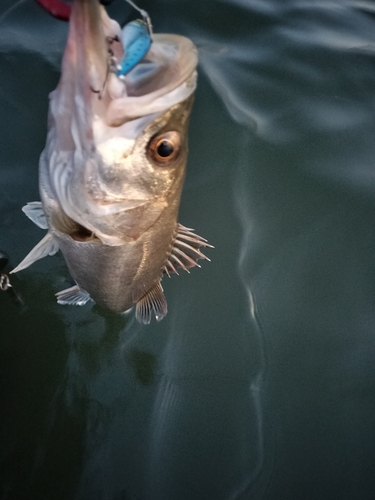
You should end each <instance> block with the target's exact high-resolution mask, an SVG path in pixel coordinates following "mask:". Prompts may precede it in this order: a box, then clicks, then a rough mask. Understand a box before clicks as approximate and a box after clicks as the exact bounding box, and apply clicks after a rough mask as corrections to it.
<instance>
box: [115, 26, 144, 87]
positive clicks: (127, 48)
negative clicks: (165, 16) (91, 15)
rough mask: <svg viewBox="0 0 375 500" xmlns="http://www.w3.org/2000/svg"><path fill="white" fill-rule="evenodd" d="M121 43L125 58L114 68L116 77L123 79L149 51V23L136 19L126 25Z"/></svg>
mask: <svg viewBox="0 0 375 500" xmlns="http://www.w3.org/2000/svg"><path fill="white" fill-rule="evenodd" d="M148 19H149V18H148ZM121 42H122V45H123V47H124V52H125V56H124V58H123V59H122V61H121V62H120V63H118V64H117V66H116V68H117V71H116V75H117V76H118V77H119V78H124V76H125V75H127V74H128V73H129V71H131V70H132V69H133V68H134V67H135V66H136V65H137V64H138V63H139V61H141V60H142V59H143V58H144V56H145V55H146V54H147V52H148V51H149V50H150V47H151V43H152V39H151V32H150V23H149V22H147V21H145V20H142V19H137V20H136V21H132V22H130V23H128V24H126V25H125V27H124V29H123V30H122V35H121Z"/></svg>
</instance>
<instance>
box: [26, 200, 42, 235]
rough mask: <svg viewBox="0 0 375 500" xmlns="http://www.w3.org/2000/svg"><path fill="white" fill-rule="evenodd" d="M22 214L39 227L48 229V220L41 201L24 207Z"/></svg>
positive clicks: (32, 202) (31, 202)
mask: <svg viewBox="0 0 375 500" xmlns="http://www.w3.org/2000/svg"><path fill="white" fill-rule="evenodd" d="M22 212H24V213H25V214H26V215H27V217H28V218H29V219H30V220H32V221H33V222H34V224H36V225H37V226H38V227H41V228H42V229H48V224H47V219H46V216H45V214H44V210H43V205H42V202H41V201H30V202H29V203H28V204H27V205H25V206H24V207H22Z"/></svg>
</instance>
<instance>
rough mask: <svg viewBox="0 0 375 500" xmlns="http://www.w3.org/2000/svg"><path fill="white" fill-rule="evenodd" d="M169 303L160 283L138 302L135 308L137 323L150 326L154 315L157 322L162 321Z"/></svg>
mask: <svg viewBox="0 0 375 500" xmlns="http://www.w3.org/2000/svg"><path fill="white" fill-rule="evenodd" d="M167 312H168V308H167V301H166V300H165V297H164V293H163V288H162V286H161V284H160V281H158V282H157V283H155V284H154V285H153V287H152V288H151V289H150V290H149V291H148V292H147V293H146V294H145V295H143V297H142V298H141V299H139V300H138V302H137V304H136V306H135V317H136V319H137V321H139V322H140V323H143V324H145V325H148V324H149V323H150V322H151V318H152V314H154V315H155V318H156V321H161V320H162V319H163V318H164V316H165V315H166V314H167Z"/></svg>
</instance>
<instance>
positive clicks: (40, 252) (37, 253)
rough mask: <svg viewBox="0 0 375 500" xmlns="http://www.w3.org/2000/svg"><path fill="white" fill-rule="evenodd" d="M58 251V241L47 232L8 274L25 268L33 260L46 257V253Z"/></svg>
mask: <svg viewBox="0 0 375 500" xmlns="http://www.w3.org/2000/svg"><path fill="white" fill-rule="evenodd" d="M58 251H59V245H58V243H57V242H56V241H55V239H54V237H53V236H52V234H51V233H47V234H46V235H45V237H44V238H43V239H42V240H41V241H39V243H38V244H37V245H36V246H35V247H34V248H33V249H32V250H31V252H29V253H28V254H27V255H26V257H25V258H24V259H23V261H22V262H20V264H18V266H17V267H16V268H14V269H13V271H11V272H10V274H12V273H18V271H22V270H23V269H26V268H27V267H29V266H30V265H31V264H33V263H34V262H35V261H37V260H39V259H43V257H47V255H55V253H56V252H58Z"/></svg>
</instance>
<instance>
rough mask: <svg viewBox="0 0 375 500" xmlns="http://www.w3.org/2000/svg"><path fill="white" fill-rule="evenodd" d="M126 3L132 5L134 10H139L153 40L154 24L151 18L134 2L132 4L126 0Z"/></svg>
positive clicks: (130, 0) (129, 0)
mask: <svg viewBox="0 0 375 500" xmlns="http://www.w3.org/2000/svg"><path fill="white" fill-rule="evenodd" d="M125 2H127V3H128V4H129V5H131V6H132V7H133V9H135V10H137V11H138V12H139V13H140V14H141V16H142V17H143V20H144V21H145V23H146V24H147V28H148V32H149V34H150V36H151V38H152V23H151V18H150V16H149V15H148V13H147V12H146V11H145V10H143V9H141V8H140V7H138V6H137V5H136V4H135V3H134V2H132V0H125Z"/></svg>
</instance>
